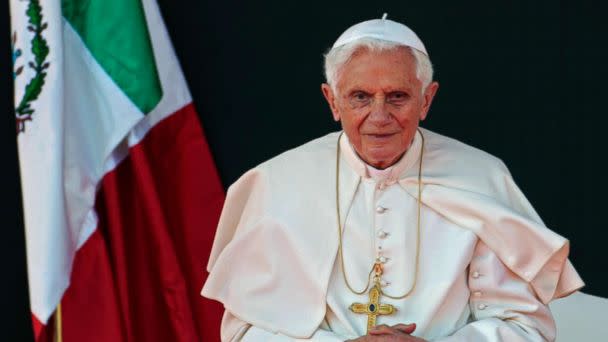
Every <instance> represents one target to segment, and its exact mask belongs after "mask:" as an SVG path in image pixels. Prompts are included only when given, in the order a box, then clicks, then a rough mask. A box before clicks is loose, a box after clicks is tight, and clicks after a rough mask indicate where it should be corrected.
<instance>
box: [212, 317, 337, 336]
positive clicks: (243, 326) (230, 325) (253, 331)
mask: <svg viewBox="0 0 608 342" xmlns="http://www.w3.org/2000/svg"><path fill="white" fill-rule="evenodd" d="M221 338H222V341H230V342H237V341H240V342H258V341H264V342H266V341H269V342H288V341H316V342H342V341H344V339H343V338H341V337H339V336H338V335H336V334H334V333H333V332H331V331H329V330H327V329H325V328H324V327H319V328H318V329H317V330H316V331H315V332H314V334H313V335H312V336H311V337H310V338H307V339H301V338H293V337H289V336H287V335H283V334H278V333H272V332H269V331H266V330H264V329H261V328H258V327H255V326H253V325H251V324H249V323H246V322H243V321H241V320H240V319H238V318H237V317H235V316H234V315H233V314H232V313H230V312H229V311H225V312H224V316H223V318H222V328H221Z"/></svg>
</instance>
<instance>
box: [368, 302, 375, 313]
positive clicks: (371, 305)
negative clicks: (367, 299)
mask: <svg viewBox="0 0 608 342" xmlns="http://www.w3.org/2000/svg"><path fill="white" fill-rule="evenodd" d="M369 311H370V312H376V305H374V304H370V305H369Z"/></svg>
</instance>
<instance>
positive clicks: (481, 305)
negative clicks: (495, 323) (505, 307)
mask: <svg viewBox="0 0 608 342" xmlns="http://www.w3.org/2000/svg"><path fill="white" fill-rule="evenodd" d="M487 307H488V306H487V305H485V304H479V305H477V308H478V309H479V310H485V308H487Z"/></svg>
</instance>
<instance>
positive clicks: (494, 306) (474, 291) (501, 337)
mask: <svg viewBox="0 0 608 342" xmlns="http://www.w3.org/2000/svg"><path fill="white" fill-rule="evenodd" d="M469 289H470V290H471V297H470V299H469V306H470V310H471V318H470V322H469V323H468V324H467V325H465V326H464V327H462V328H461V329H459V330H457V331H456V332H455V333H454V334H452V335H450V336H448V337H445V338H442V339H439V340H436V341H441V342H458V341H485V342H502V341H509V342H519V341H522V342H523V341H530V342H532V341H554V340H555V334H556V328H555V323H554V320H553V316H552V315H551V312H550V311H549V308H548V307H547V306H546V305H544V304H543V303H542V302H541V300H540V299H539V298H538V297H537V296H536V294H535V291H534V290H533V288H532V287H531V285H530V284H529V283H528V282H526V281H525V280H523V279H522V278H521V277H519V276H517V275H516V274H515V273H513V272H511V271H510V270H509V269H508V268H507V267H506V266H505V265H504V264H503V263H502V262H501V261H500V259H499V258H498V257H497V256H496V254H494V252H492V251H491V250H490V249H489V248H488V247H487V246H486V244H484V243H483V242H482V241H479V242H478V243H477V246H476V248H475V252H474V254H473V258H472V260H471V263H470V265H469Z"/></svg>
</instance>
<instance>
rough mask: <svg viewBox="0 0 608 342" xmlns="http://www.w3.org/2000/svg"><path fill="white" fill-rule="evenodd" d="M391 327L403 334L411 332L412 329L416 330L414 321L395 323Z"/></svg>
mask: <svg viewBox="0 0 608 342" xmlns="http://www.w3.org/2000/svg"><path fill="white" fill-rule="evenodd" d="M393 328H394V329H396V330H399V331H401V332H402V333H404V334H411V333H413V332H414V330H416V323H410V324H396V325H393Z"/></svg>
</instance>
